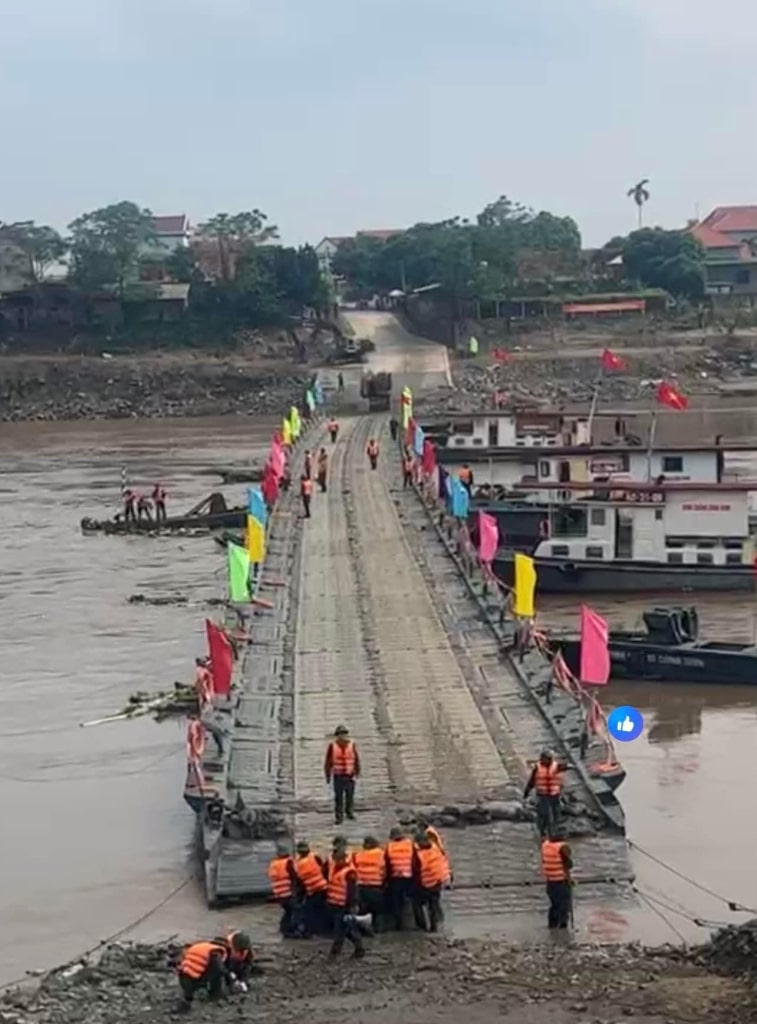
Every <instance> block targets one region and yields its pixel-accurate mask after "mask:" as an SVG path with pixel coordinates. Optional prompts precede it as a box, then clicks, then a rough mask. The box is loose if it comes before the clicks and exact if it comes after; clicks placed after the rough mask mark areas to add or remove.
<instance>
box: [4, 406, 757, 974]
mask: <svg viewBox="0 0 757 1024" xmlns="http://www.w3.org/2000/svg"><path fill="white" fill-rule="evenodd" d="M271 429H272V424H271V423H270V422H265V421H260V420H252V419H246V418H235V419H226V420H218V421H212V420H202V421H197V420H190V421H180V420H171V421H140V422H135V423H131V422H113V423H97V424H66V425H62V424H54V425H53V424H39V425H37V424H16V425H4V426H3V427H2V431H1V432H0V651H2V712H3V713H2V720H1V722H0V741H1V742H0V806H2V808H3V812H4V820H3V842H2V846H1V847H0V866H1V867H2V877H3V879H4V882H5V884H4V885H3V886H2V887H0V920H2V922H3V928H2V931H1V933H0V984H2V983H3V982H7V981H9V980H11V979H13V978H16V977H17V976H20V975H22V974H23V972H24V971H25V970H26V969H28V968H34V967H49V966H52V965H54V964H56V963H59V962H61V961H62V960H65V959H67V958H69V957H72V956H75V955H77V954H78V953H80V952H81V951H83V950H84V949H86V948H88V947H89V946H93V945H95V944H96V943H97V942H98V941H99V940H101V939H103V938H105V937H106V936H109V935H111V934H113V933H114V932H116V931H117V930H119V929H120V928H122V927H124V925H126V924H127V923H129V922H131V921H134V920H135V919H136V918H137V917H139V916H140V915H141V914H143V913H146V912H148V911H149V910H150V909H151V908H153V907H154V906H155V904H157V903H158V902H159V901H160V900H161V899H163V898H164V897H165V896H166V895H167V894H168V893H169V892H170V891H171V890H172V889H173V888H175V887H176V886H177V885H179V884H180V883H181V882H182V881H183V880H184V879H186V878H187V877H188V876H189V874H190V872H191V865H190V846H191V840H192V829H193V816H192V814H191V812H190V811H189V809H188V808H186V807H185V805H184V804H183V802H182V801H181V790H182V785H183V782H184V770H185V760H184V726H183V724H180V723H177V722H166V723H163V724H161V725H157V724H155V723H154V722H153V721H152V720H151V719H140V720H135V721H133V722H129V723H116V724H110V725H102V726H96V727H92V728H82V727H81V723H82V722H85V721H88V720H91V719H96V718H98V717H100V716H105V715H109V714H113V713H115V712H116V711H118V710H119V709H120V708H121V707H122V706H123V705H124V704H125V702H126V701H127V699H128V697H129V695H130V694H131V693H132V692H134V691H135V690H138V689H143V690H157V689H162V688H165V687H170V686H171V685H172V684H173V682H174V681H175V680H183V681H188V680H189V679H191V678H192V674H193V659H194V658H195V657H196V656H197V655H198V654H200V653H202V652H203V650H204V642H205V641H204V628H203V620H204V618H205V615H206V614H208V609H207V608H206V606H205V605H204V602H205V601H206V600H207V599H208V598H211V597H218V596H219V594H220V593H221V591H222V587H223V580H224V563H223V559H222V558H221V557H219V550H218V548H217V546H216V545H215V544H214V542H213V541H212V540H211V539H209V538H191V539H182V538H168V537H167V538H160V539H154V538H123V537H115V538H108V537H97V536H95V537H84V536H82V534H81V532H80V530H79V520H80V519H81V517H82V516H84V515H87V514H89V515H102V516H107V515H110V514H112V513H113V512H114V511H115V510H116V508H117V504H118V498H119V493H120V486H121V469H122V467H123V466H125V467H126V469H127V473H128V479H129V481H130V482H131V483H133V484H136V485H142V486H148V485H151V484H152V483H154V482H155V481H156V480H161V481H162V482H163V483H164V485H165V486H166V487H167V489H168V493H169V511H170V510H171V509H174V510H176V509H179V510H185V509H187V508H189V507H190V506H191V505H192V504H194V503H196V502H197V501H199V500H200V499H201V498H202V497H203V496H205V495H206V494H207V493H209V492H210V491H211V490H212V489H213V487H214V486H215V484H216V482H217V478H214V477H212V476H207V475H203V474H202V473H201V472H200V470H202V469H203V468H205V467H208V466H212V465H223V464H228V463H230V462H240V461H242V460H244V459H245V458H248V457H254V456H256V455H258V454H260V452H261V451H262V449H263V446H265V445H266V443H267V440H268V438H269V436H270V432H271ZM224 491H225V493H226V495H227V497H230V498H232V499H234V498H237V497H238V498H240V499H241V498H242V497H243V493H244V488H242V487H238V488H228V487H226V488H224ZM135 593H146V594H149V595H151V596H156V595H160V594H165V595H169V594H183V595H186V597H187V598H188V599H189V604H188V605H187V606H162V607H153V606H146V605H142V606H140V605H130V604H129V603H128V598H129V596H130V595H131V594H135ZM647 603H648V600H647V601H645V602H634V601H630V600H627V599H623V600H622V601H617V602H612V601H610V602H606V601H596V602H593V604H594V607H595V608H596V609H597V610H598V611H600V612H602V613H604V614H607V615H608V617H609V618H610V620H611V622H612V623H613V624H618V625H620V624H622V625H624V626H626V627H632V626H634V625H636V624H638V622H639V617H640V613H641V611H642V610H643V607H644V606H646V604H647ZM661 603H662V601H661ZM541 604H542V613H543V621H544V622H545V624H551V623H554V624H556V625H561V626H566V625H569V626H575V624H576V608H575V605H574V604H573V603H571V602H568V601H564V600H562V601H560V600H557V599H544V600H543V601H542V602H541ZM697 604H698V607H699V610H700V616H701V619H702V624H703V628H704V630H705V632H708V633H709V634H710V635H712V636H728V637H734V638H737V637H738V638H745V639H750V638H751V635H752V631H753V628H754V626H753V612H754V608H753V606H752V604H751V603H750V602H749V601H745V600H744V598H738V599H730V598H728V597H722V596H718V597H717V598H713V599H703V600H702V599H699V600H698V601H697ZM604 703H605V705H606V706H607V707H608V708H609V707H611V706H612V705H613V704H615V703H630V704H634V705H635V706H637V707H638V708H639V709H640V710H641V711H642V712H643V713H644V716H645V720H646V725H647V728H646V730H645V733H644V735H643V736H642V738H641V739H639V740H638V741H636V742H635V743H634V744H632V745H629V747H626V748H624V749H622V750H621V756H622V759H623V761H624V763H625V764H626V766H627V768H628V773H629V774H628V779H627V780H626V782H625V784H624V786H623V789H622V791H621V792H622V796H623V802H624V805H625V807H626V811H627V815H628V822H629V836H630V837H631V839H632V840H634V841H635V842H637V843H638V844H639V846H640V847H642V848H643V849H644V850H646V851H649V852H650V853H653V854H654V855H655V856H656V857H658V858H661V859H662V860H663V861H665V862H668V863H670V864H671V865H673V866H675V867H676V868H677V869H678V870H679V871H680V872H681V873H683V874H684V875H688V876H691V877H692V878H694V879H696V880H697V881H699V882H700V883H702V884H704V885H706V886H708V887H710V888H712V889H713V890H716V891H718V892H722V893H723V894H724V895H725V896H727V897H729V898H732V899H735V900H738V901H741V902H744V903H746V904H748V905H751V906H757V877H756V876H755V873H754V871H753V856H752V850H753V844H754V842H755V839H757V824H755V820H754V817H753V815H752V813H751V800H750V793H751V787H752V778H753V765H754V756H753V749H754V737H755V728H756V725H757V689H755V690H754V691H751V690H749V689H741V690H739V689H736V690H733V689H721V688H715V687H696V688H694V687H686V686H646V685H641V684H626V685H625V686H623V687H621V686H617V685H615V684H612V685H611V686H610V687H608V690H607V692H606V695H605V700H604ZM629 748H630V749H629ZM635 863H636V867H637V869H638V873H639V879H640V883H639V884H640V886H642V887H643V889H644V891H645V892H647V893H649V894H650V895H652V896H654V897H655V898H662V899H664V900H665V901H666V903H667V904H668V906H667V907H660V906H659V905H658V907H657V909H660V910H661V912H662V913H663V914H664V916H665V918H666V919H667V920H669V921H671V922H673V924H674V925H675V926H676V927H677V928H678V929H679V930H680V931H681V932H682V934H684V935H685V936H686V937H687V938H701V937H702V935H703V934H704V933H703V932H702V931H701V930H700V929H698V928H697V927H696V926H694V925H693V924H691V922H690V921H687V919H686V918H685V917H677V916H676V915H675V914H674V913H672V912H671V911H670V909H669V907H670V906H674V907H678V909H681V908H685V910H686V911H687V912H693V913H695V914H700V915H702V916H704V917H706V918H708V919H710V920H718V921H721V920H726V919H728V918H729V915H728V911H727V910H726V908H725V907H723V906H722V905H721V904H719V903H718V902H717V901H715V900H714V899H713V898H711V897H709V896H706V895H705V894H703V893H701V892H698V891H697V890H694V889H692V888H691V887H690V886H688V885H687V884H685V883H683V882H682V881H681V880H679V879H677V878H676V877H674V876H672V875H670V874H668V873H667V872H665V871H664V870H662V869H660V868H659V867H658V866H655V865H654V864H653V862H652V861H650V860H649V859H648V858H646V857H645V856H643V855H641V854H638V855H635ZM679 904H680V906H678V905H679ZM730 917H734V915H730ZM661 920H662V919H660V921H661ZM203 923H204V927H205V929H207V928H208V927H209V925H208V922H207V914H206V912H205V910H204V908H203V905H202V900H201V896H200V891H199V887H195V886H193V885H188V886H187V887H186V888H185V889H184V891H183V892H182V893H181V894H180V896H179V897H177V898H176V899H174V900H172V901H171V904H170V907H167V908H166V909H165V911H163V912H160V913H158V914H156V915H154V916H152V917H151V918H150V922H149V925H148V926H145V928H143V929H142V931H141V934H143V935H145V936H146V937H153V935H157V934H160V935H163V936H165V935H167V934H171V933H172V932H180V933H186V932H187V931H189V932H191V931H192V930H197V932H198V934H199V933H200V929H201V928H203ZM617 926H618V933H617V937H618V938H623V937H624V925H623V921H622V920H620V921H619V922H618V923H617ZM212 928H213V932H214V933H215V931H218V930H219V923H218V920H217V919H216V920H215V921H214V924H213V926H212ZM665 928H667V925H665ZM657 934H659V932H657ZM668 937H669V938H671V939H672V938H674V934H673V933H672V932H670V933H669V934H668Z"/></svg>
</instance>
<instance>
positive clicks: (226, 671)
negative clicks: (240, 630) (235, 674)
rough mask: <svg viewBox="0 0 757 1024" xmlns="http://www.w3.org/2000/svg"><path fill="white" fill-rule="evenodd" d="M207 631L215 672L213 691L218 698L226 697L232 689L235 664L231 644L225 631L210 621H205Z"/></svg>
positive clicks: (211, 660) (211, 662)
mask: <svg viewBox="0 0 757 1024" xmlns="http://www.w3.org/2000/svg"><path fill="white" fill-rule="evenodd" d="M205 629H206V631H207V634H208V650H209V651H210V665H211V669H212V672H213V690H214V692H215V693H216V694H218V696H220V697H225V696H226V695H227V694H228V692H229V690H230V689H231V670H232V666H233V664H234V655H233V652H232V650H231V644H230V643H229V638H228V637H227V636H226V634H225V633H224V631H223V630H222V629H219V628H218V626H216V624H215V623H214V622H211V621H210V619H206V620H205Z"/></svg>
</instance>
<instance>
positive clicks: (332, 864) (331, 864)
mask: <svg viewBox="0 0 757 1024" xmlns="http://www.w3.org/2000/svg"><path fill="white" fill-rule="evenodd" d="M347 863H348V864H349V865H350V866H351V867H354V866H355V855H354V853H350V852H349V851H348V852H347ZM335 871H336V861H335V860H334V856H333V854H332V855H331V856H330V857H327V858H326V881H327V882H328V881H330V880H331V877H332V875H333V874H334V872H335Z"/></svg>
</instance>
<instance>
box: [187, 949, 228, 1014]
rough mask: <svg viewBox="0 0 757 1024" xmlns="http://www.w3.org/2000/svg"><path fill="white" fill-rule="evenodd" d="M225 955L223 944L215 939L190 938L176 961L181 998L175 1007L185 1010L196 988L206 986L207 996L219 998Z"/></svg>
mask: <svg viewBox="0 0 757 1024" xmlns="http://www.w3.org/2000/svg"><path fill="white" fill-rule="evenodd" d="M227 957H228V950H227V948H226V945H225V943H224V942H223V941H221V940H218V939H216V940H214V941H213V942H194V943H193V944H192V945H191V946H187V948H186V949H185V950H184V952H183V953H182V957H181V960H180V962H179V986H180V988H181V995H182V998H181V1002H180V1003H179V1006H178V1009H179V1010H180V1011H181V1012H183V1013H186V1012H188V1011H189V1010H190V1009H191V1006H192V1003H193V1001H194V997H195V993H196V992H197V990H198V989H201V988H206V989H207V990H208V998H209V999H212V1000H216V999H220V998H221V996H222V995H223V979H224V973H225V970H226V960H227Z"/></svg>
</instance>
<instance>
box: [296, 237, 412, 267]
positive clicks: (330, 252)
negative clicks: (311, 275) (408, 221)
mask: <svg viewBox="0 0 757 1024" xmlns="http://www.w3.org/2000/svg"><path fill="white" fill-rule="evenodd" d="M402 234H404V228H376V229H372V230H368V231H358V232H357V233H356V234H354V235H326V237H325V238H322V239H321V240H320V242H319V243H318V245H316V246H315V247H314V248H315V254H316V256H317V257H318V265H319V266H320V268H321V273H322V274H330V273H331V261H332V260H333V258H334V256H335V255H336V251H337V249H338V248H339V246H340V245H341V244H342V243H343V242H353V241H355V239H357V238H375V239H376V241H378V242H387V241H388V240H389V239H390V238H395V237H396V236H397V235H402Z"/></svg>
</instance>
